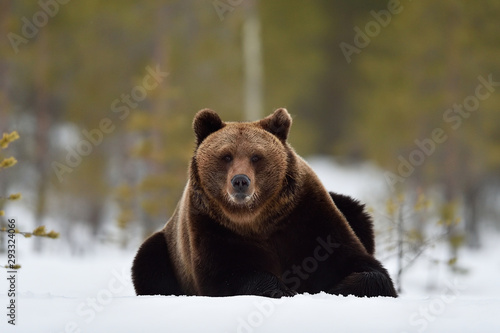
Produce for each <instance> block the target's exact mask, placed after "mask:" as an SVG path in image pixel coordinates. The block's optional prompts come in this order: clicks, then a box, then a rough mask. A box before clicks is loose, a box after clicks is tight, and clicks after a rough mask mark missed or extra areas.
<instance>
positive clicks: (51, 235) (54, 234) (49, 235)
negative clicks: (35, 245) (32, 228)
mask: <svg viewBox="0 0 500 333" xmlns="http://www.w3.org/2000/svg"><path fill="white" fill-rule="evenodd" d="M47 237H49V238H53V239H56V238H59V233H58V232H55V231H54V230H51V231H50V232H49V233H48V234H47Z"/></svg>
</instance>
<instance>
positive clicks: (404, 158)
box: [0, 0, 500, 253]
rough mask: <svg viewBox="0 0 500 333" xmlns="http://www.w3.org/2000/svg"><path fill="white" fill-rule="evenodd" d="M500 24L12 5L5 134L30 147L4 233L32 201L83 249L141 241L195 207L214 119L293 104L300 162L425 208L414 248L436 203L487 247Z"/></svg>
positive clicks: (140, 6)
mask: <svg viewBox="0 0 500 333" xmlns="http://www.w3.org/2000/svg"><path fill="white" fill-rule="evenodd" d="M499 16H500V3H499V2H498V1H494V0H484V1H476V2H473V1H458V0H442V1H430V0H419V1H411V0H403V1H396V0H391V1H366V0H354V1H340V0H329V1H326V0H319V1H297V0H288V1H283V0H275V1H259V2H257V1H250V0H247V1H242V0H239V1H238V0H232V1H230V0H206V1H200V0H198V1H194V0H183V1H165V0H164V1H157V0H153V1H147V2H137V1H129V0H124V1H118V0H113V1H97V0H87V1H68V0H40V1H13V0H10V1H9V0H3V1H2V2H1V3H0V134H1V133H12V132H13V131H17V133H18V134H19V137H20V138H19V139H18V140H17V141H15V142H12V143H11V144H10V145H9V146H8V148H6V149H3V150H0V161H2V160H4V159H6V158H9V157H15V159H16V160H17V164H16V165H15V166H14V167H10V168H5V169H2V170H0V171H1V172H0V197H1V199H0V210H1V211H3V214H4V216H0V227H5V225H6V222H7V218H8V217H9V209H10V206H11V205H12V207H13V206H14V205H17V206H18V207H22V209H25V210H26V211H29V212H30V214H32V216H33V220H34V221H35V224H36V225H35V226H33V227H36V226H39V225H47V226H48V227H49V228H50V229H55V230H57V231H59V232H60V233H61V237H60V238H61V242H64V244H66V246H67V248H68V249H69V251H71V252H72V253H84V252H86V251H87V250H88V249H90V248H92V246H93V245H92V244H98V243H115V244H116V245H117V246H121V247H129V246H130V244H132V246H137V244H138V241H140V239H143V238H144V237H146V236H147V235H149V234H150V233H151V232H152V231H154V230H158V229H159V228H161V226H162V225H163V224H164V223H165V222H166V220H167V219H168V217H169V216H170V215H171V213H172V212H173V209H174V208H175V205H176V203H177V201H178V199H179V198H180V195H181V192H182V189H183V186H184V184H185V181H186V176H187V173H186V169H187V165H188V161H189V158H190V157H191V154H192V151H193V148H194V139H193V134H192V130H191V121H192V118H193V116H194V114H195V112H196V111H198V110H200V109H202V108H206V107H209V108H212V109H214V110H216V111H217V112H218V113H219V114H220V115H221V117H222V118H223V119H224V120H233V121H243V120H256V119H258V118H261V117H264V116H265V115H267V114H269V113H271V112H272V111H273V110H274V109H276V108H278V107H286V108H287V109H288V110H289V112H290V113H291V114H292V116H293V117H294V125H293V127H292V133H291V135H290V140H291V144H292V145H293V146H294V147H295V149H296V150H297V152H298V153H299V154H301V155H303V156H306V157H308V156H317V155H321V156H330V157H332V158H335V161H337V163H340V164H342V165H344V166H346V167H349V166H350V165H355V164H359V163H364V162H366V161H370V162H371V163H374V164H375V165H377V166H378V167H379V168H380V169H381V170H382V172H381V174H380V175H381V177H383V178H384V181H385V184H386V185H387V189H388V192H387V193H389V195H388V197H386V198H376V200H381V201H385V202H387V213H390V214H393V213H394V207H393V206H394V205H399V206H401V205H403V202H404V204H405V205H406V207H412V208H411V209H410V210H411V213H412V214H411V216H415V215H418V216H417V217H416V218H412V220H411V221H409V222H410V224H409V225H408V226H406V227H405V228H406V229H405V231H406V232H407V233H408V235H410V236H411V237H410V238H408V239H409V240H410V241H412V242H414V241H416V242H421V243H422V242H424V238H425V237H424V233H425V232H426V231H425V230H426V228H427V226H426V223H429V222H428V221H430V220H432V219H424V218H422V215H421V214H419V213H418V211H419V209H420V208H421V204H422V202H426V203H428V202H430V203H431V204H432V206H433V216H436V218H437V220H439V221H440V224H441V225H442V226H444V229H445V231H446V232H445V235H446V237H447V239H448V241H449V242H450V244H452V246H458V245H460V246H462V245H467V246H469V247H473V248H477V247H480V246H481V239H482V237H481V235H482V233H483V232H491V230H495V231H496V232H498V230H499V229H500V222H499V220H500V219H499V217H500V91H499V90H500V61H498V59H500V39H499V38H498V36H500V25H499V24H498V17H499ZM330 190H335V189H334V188H332V189H330ZM12 193H14V194H17V193H20V194H21V196H22V197H21V199H19V200H15V201H14V200H9V199H8V198H9V196H10V195H11V194H12ZM402 198H404V199H402ZM423 198H425V200H424V199H423ZM374 200H375V199H374ZM419 205H420V206H419ZM426 205H427V204H426ZM419 207H420V208H419ZM415 212H417V214H413V213H415ZM20 223H22V221H20ZM27 227H28V228H30V227H32V226H27ZM20 228H22V224H21V225H20ZM5 236H6V235H5V234H3V235H1V234H0V245H1V243H2V242H5V239H4V237H5ZM44 244H46V242H45V241H43V240H39V239H35V240H33V246H34V247H35V249H36V250H37V251H43V249H44ZM4 248H5V247H4V246H3V245H1V246H0V251H3V250H4Z"/></svg>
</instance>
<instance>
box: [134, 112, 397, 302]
mask: <svg viewBox="0 0 500 333" xmlns="http://www.w3.org/2000/svg"><path fill="white" fill-rule="evenodd" d="M291 124H292V119H291V117H290V115H289V114H288V112H287V111H286V110H285V109H278V110H276V111H275V112H274V113H273V114H272V115H270V116H268V117H266V118H264V119H262V120H260V121H256V122H248V123H235V122H223V121H222V120H221V119H220V117H219V116H218V115H217V114H216V113H215V112H214V111H212V110H208V109H205V110H201V111H199V112H198V113H197V114H196V116H195V118H194V121H193V128H194V132H195V134H196V149H195V152H194V155H193V157H192V160H191V163H190V167H189V179H188V182H187V184H186V187H185V189H184V193H183V195H182V198H181V200H180V202H179V203H178V206H177V208H176V210H175V211H174V213H173V215H172V217H171V218H170V220H169V221H168V222H167V223H166V225H165V227H164V228H163V229H162V230H161V231H159V232H157V233H155V234H153V235H152V236H151V237H149V238H148V239H147V240H146V241H145V242H144V243H143V244H142V245H141V247H140V248H139V251H138V253H137V255H136V257H135V259H134V263H133V267H132V278H133V283H134V287H135V291H136V293H137V294H138V295H158V294H159V295H203V296H232V295H261V296H269V297H281V296H292V295H294V294H296V293H305V292H307V293H318V292H321V291H324V292H327V293H331V294H338V295H349V294H352V295H356V296H392V297H397V294H396V291H395V289H394V286H393V283H392V281H391V278H390V277H389V274H388V273H387V271H386V270H385V268H384V267H382V265H381V264H380V262H378V261H377V260H376V259H375V258H374V256H373V253H374V240H373V239H374V235H373V227H372V222H371V219H370V217H369V216H368V215H367V213H366V212H365V211H364V207H363V206H362V205H361V204H359V202H357V201H356V200H353V199H351V198H350V197H347V196H343V195H340V194H336V193H329V192H328V191H327V190H326V189H325V188H324V187H323V185H322V184H321V182H320V181H319V179H318V177H317V176H316V174H315V173H314V171H313V170H312V169H311V168H310V167H309V165H308V164H307V163H306V162H305V161H304V160H303V159H302V158H301V157H300V156H298V155H297V154H296V153H295V151H294V150H293V149H292V147H291V146H290V145H289V144H288V143H287V137H288V132H289V130H290V126H291Z"/></svg>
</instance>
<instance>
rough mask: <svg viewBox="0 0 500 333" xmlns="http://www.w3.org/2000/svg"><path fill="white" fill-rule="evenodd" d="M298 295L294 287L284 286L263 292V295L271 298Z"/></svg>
mask: <svg viewBox="0 0 500 333" xmlns="http://www.w3.org/2000/svg"><path fill="white" fill-rule="evenodd" d="M295 295H297V292H296V291H295V290H292V289H288V288H286V287H285V288H282V289H270V290H266V291H264V292H263V293H262V295H261V296H265V297H271V298H281V297H292V296H295Z"/></svg>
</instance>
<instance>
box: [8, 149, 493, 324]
mask: <svg viewBox="0 0 500 333" xmlns="http://www.w3.org/2000/svg"><path fill="white" fill-rule="evenodd" d="M311 164H312V166H313V168H314V169H315V170H317V172H318V174H319V176H320V178H321V179H322V180H323V181H324V183H325V185H326V187H327V188H328V189H332V190H335V191H337V192H340V193H347V194H351V195H355V196H357V197H361V198H369V195H372V194H373V193H378V194H383V193H384V191H386V187H385V184H384V179H383V177H381V176H380V175H381V173H380V172H379V171H377V170H376V168H374V167H372V166H369V165H364V166H360V167H359V168H360V169H359V170H363V172H362V175H361V176H360V174H359V173H358V172H353V171H352V168H350V169H349V170H346V169H344V168H342V167H340V166H338V165H335V164H332V162H331V161H329V160H326V159H311ZM363 200H365V199H363ZM16 216H19V217H18V218H19V219H20V220H22V219H28V216H27V215H23V213H21V212H19V214H18V215H16ZM17 240H18V242H17V248H18V259H19V260H20V261H21V264H22V269H21V270H20V271H19V273H18V274H17V287H16V291H17V294H18V296H17V300H16V307H17V308H16V309H17V313H16V315H17V317H16V326H12V325H9V324H8V323H7V320H8V317H7V308H6V307H7V305H8V304H9V297H8V296H7V291H8V288H9V285H8V281H7V277H8V273H7V270H4V272H3V273H0V308H1V309H3V310H1V312H2V313H1V316H0V332H2V333H3V332H56V333H60V332H160V331H162V332H245V333H249V332H256V333H257V332H273V333H276V332H333V331H337V332H408V333H410V332H500V318H499V317H497V316H498V313H499V309H500V282H499V278H498V276H500V245H499V236H498V234H495V233H490V234H488V235H486V237H485V241H484V243H485V245H484V247H483V248H482V249H481V250H479V251H476V252H473V251H470V250H465V249H464V250H461V251H462V252H461V253H460V256H459V257H460V267H462V268H463V269H464V270H463V272H462V273H460V274H456V273H455V274H454V273H452V272H451V271H450V270H449V268H448V267H446V266H445V265H437V264H429V263H428V262H427V261H425V260H422V261H419V262H417V263H416V264H415V265H414V266H412V267H411V269H410V270H409V271H407V272H406V273H405V275H404V292H403V293H402V294H401V296H400V297H399V298H397V299H393V298H384V297H379V298H356V297H353V296H349V297H339V296H333V295H328V294H325V293H321V294H316V295H308V294H306V295H297V296H295V297H292V298H284V299H279V300H275V299H268V298H262V297H256V296H237V297H225V298H210V297H172V296H148V297H137V296H135V295H134V290H133V286H132V283H131V280H130V267H131V262H132V259H133V256H134V248H132V249H129V250H117V249H116V248H115V247H113V246H111V245H96V248H95V250H94V251H92V252H91V253H88V254H86V255H84V256H71V255H70V254H68V253H65V252H64V251H62V250H60V251H58V252H55V253H50V254H49V255H47V254H44V255H39V254H36V253H33V252H32V251H31V250H30V249H31V247H32V246H31V244H32V242H33V239H24V238H23V237H18V239H17ZM44 241H46V242H52V243H51V244H52V245H51V247H53V248H56V247H57V246H59V247H60V248H61V249H63V248H64V246H63V245H62V244H63V241H62V240H44ZM434 251H436V252H437V253H439V251H440V249H435V250H434ZM4 261H5V259H4V258H2V259H1V262H2V263H3V262H4ZM384 265H385V266H386V267H387V268H388V270H389V271H390V273H391V274H394V268H395V263H394V262H393V260H388V261H385V262H384ZM430 280H432V281H434V282H433V284H432V285H431V284H429V283H428V281H430ZM429 286H432V288H431V289H429Z"/></svg>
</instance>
